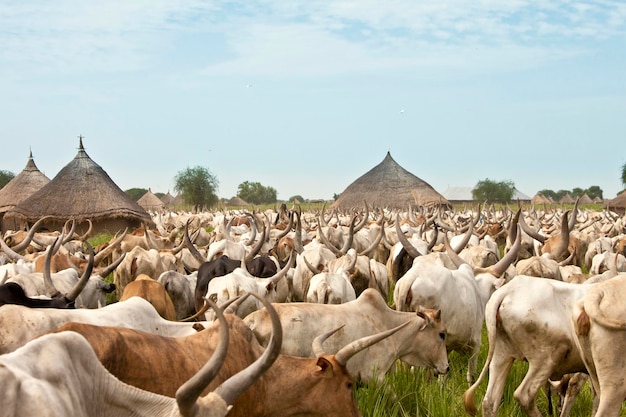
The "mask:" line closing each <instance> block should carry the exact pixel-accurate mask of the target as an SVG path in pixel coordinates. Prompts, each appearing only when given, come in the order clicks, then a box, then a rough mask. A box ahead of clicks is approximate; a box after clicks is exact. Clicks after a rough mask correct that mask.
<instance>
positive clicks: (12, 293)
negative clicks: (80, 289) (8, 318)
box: [0, 282, 75, 308]
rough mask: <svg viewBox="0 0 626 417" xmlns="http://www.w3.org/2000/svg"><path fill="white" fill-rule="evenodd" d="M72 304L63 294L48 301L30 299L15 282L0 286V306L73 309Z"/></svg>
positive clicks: (72, 301)
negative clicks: (15, 305)
mask: <svg viewBox="0 0 626 417" xmlns="http://www.w3.org/2000/svg"><path fill="white" fill-rule="evenodd" d="M74 302H75V300H70V299H69V298H67V297H66V296H65V294H58V295H57V296H56V297H53V298H50V299H43V298H30V297H28V296H27V295H26V293H25V292H24V289H23V288H22V287H21V285H19V284H18V283H16V282H7V283H6V284H2V285H0V306H3V305H5V304H18V305H22V306H26V307H31V308H74Z"/></svg>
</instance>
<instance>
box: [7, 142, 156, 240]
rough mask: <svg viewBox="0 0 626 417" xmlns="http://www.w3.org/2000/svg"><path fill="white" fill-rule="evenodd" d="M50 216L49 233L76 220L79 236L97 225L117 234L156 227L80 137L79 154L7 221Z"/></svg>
mask: <svg viewBox="0 0 626 417" xmlns="http://www.w3.org/2000/svg"><path fill="white" fill-rule="evenodd" d="M44 216H50V217H49V219H48V220H47V221H46V222H45V223H44V227H45V228H47V229H49V230H61V229H62V228H63V225H64V224H65V222H66V221H67V220H70V219H75V220H76V222H77V226H76V233H79V234H83V233H85V232H86V230H87V228H88V224H87V220H91V221H92V223H93V228H94V232H99V231H108V232H110V233H115V232H117V231H119V230H122V229H124V228H126V227H129V228H130V229H132V228H135V227H139V226H141V225H142V224H146V225H148V226H150V227H154V222H153V221H152V219H151V218H150V215H149V214H148V213H147V212H146V211H145V210H144V209H143V208H142V207H141V206H140V205H139V204H137V203H136V202H135V201H133V200H132V199H131V198H129V197H128V196H127V195H126V194H125V193H124V191H122V190H121V189H120V188H119V187H118V186H117V185H116V184H115V183H114V182H113V180H112V179H111V178H110V177H109V175H108V174H107V173H106V172H105V171H104V170H103V169H102V168H101V167H100V166H99V165H98V164H96V163H95V162H94V161H93V160H92V159H91V158H90V157H89V156H88V155H87V152H85V149H84V147H83V140H82V137H80V143H79V148H78V153H77V154H76V157H75V158H74V159H73V160H72V161H70V163H68V164H67V165H66V166H65V167H64V168H63V169H61V171H59V173H58V174H57V175H56V176H55V177H54V178H53V179H52V180H51V181H50V182H49V183H48V184H46V185H45V186H44V187H42V188H41V189H40V190H39V191H37V192H35V193H34V194H33V195H31V196H30V197H28V198H27V199H26V200H24V201H22V202H21V203H20V204H18V205H16V206H15V207H14V208H13V209H11V210H9V211H7V213H6V214H5V218H6V219H12V221H14V222H16V224H23V223H33V222H35V221H37V220H39V219H40V218H42V217H44Z"/></svg>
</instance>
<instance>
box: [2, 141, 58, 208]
mask: <svg viewBox="0 0 626 417" xmlns="http://www.w3.org/2000/svg"><path fill="white" fill-rule="evenodd" d="M49 182H50V178H48V177H46V176H45V175H44V174H43V173H42V172H41V171H39V168H37V165H35V161H34V160H33V153H32V151H31V153H30V155H29V157H28V162H27V163H26V167H25V168H24V169H23V170H22V172H20V173H19V174H17V175H16V176H15V177H13V179H12V180H11V181H9V182H8V183H7V184H6V185H5V186H4V187H2V189H0V213H4V212H6V211H8V210H10V209H12V208H13V207H15V206H16V205H18V204H19V203H21V202H22V201H24V200H26V199H27V198H28V197H30V196H31V195H33V194H34V193H35V192H37V191H39V190H40V189H41V188H42V187H43V186H44V185H46V184H48V183H49Z"/></svg>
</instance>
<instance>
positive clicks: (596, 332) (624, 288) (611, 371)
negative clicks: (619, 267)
mask: <svg viewBox="0 0 626 417" xmlns="http://www.w3.org/2000/svg"><path fill="white" fill-rule="evenodd" d="M625 298H626V274H619V275H618V276H616V277H615V278H612V279H609V280H606V281H604V282H602V283H599V284H596V285H595V286H594V287H593V288H591V289H590V290H589V291H588V292H587V294H586V295H585V297H584V298H583V299H582V300H580V301H579V302H578V303H577V305H576V308H575V310H574V312H573V315H572V319H573V320H572V322H573V323H574V324H575V325H576V335H577V342H578V346H579V347H580V349H581V352H582V358H583V361H584V362H585V365H586V366H587V369H588V370H589V379H590V381H591V384H592V386H593V389H594V391H595V392H596V393H597V394H598V396H599V403H598V407H597V412H596V414H595V417H617V416H619V415H620V410H621V407H622V402H623V401H624V399H626V383H625V380H624V378H625V375H626V363H625V362H624V349H625V348H626V306H625V305H624V299H625Z"/></svg>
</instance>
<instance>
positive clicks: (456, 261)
mask: <svg viewBox="0 0 626 417" xmlns="http://www.w3.org/2000/svg"><path fill="white" fill-rule="evenodd" d="M443 246H444V247H445V248H446V253H447V254H448V257H449V258H450V260H451V261H452V263H453V264H454V265H456V267H457V268H458V267H460V266H461V265H463V264H466V263H467V262H466V261H465V259H463V258H461V257H460V256H459V254H458V253H456V252H455V251H454V249H453V248H452V246H450V241H449V240H448V235H447V233H444V234H443Z"/></svg>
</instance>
